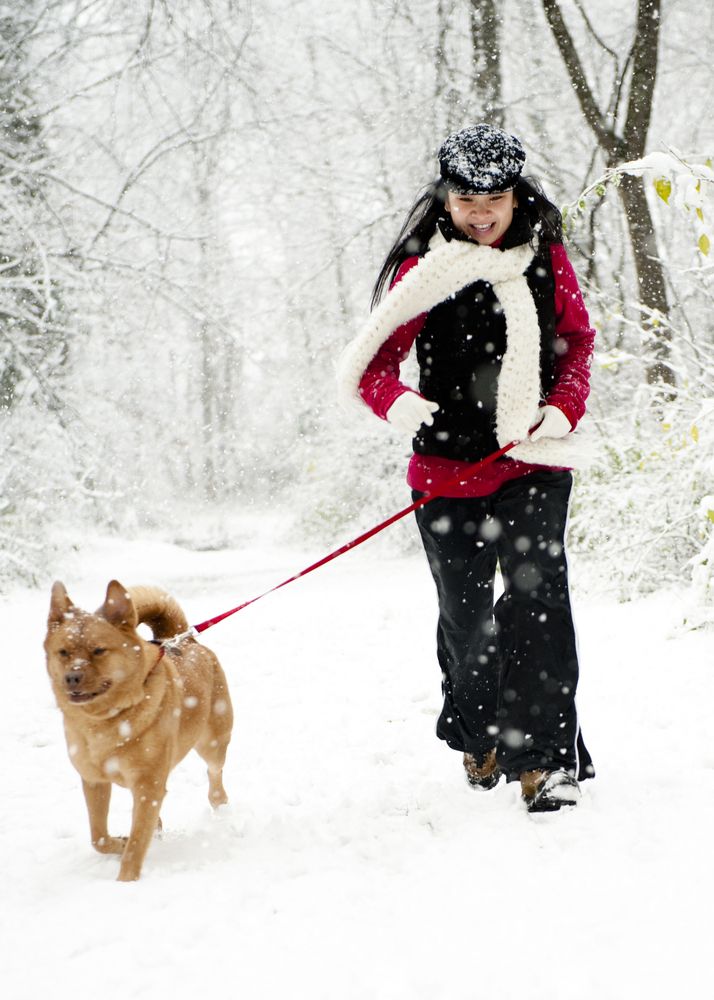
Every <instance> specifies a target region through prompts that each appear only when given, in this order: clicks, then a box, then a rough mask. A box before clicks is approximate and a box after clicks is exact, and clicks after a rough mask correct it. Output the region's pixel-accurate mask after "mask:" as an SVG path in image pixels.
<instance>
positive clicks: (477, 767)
mask: <svg viewBox="0 0 714 1000" xmlns="http://www.w3.org/2000/svg"><path fill="white" fill-rule="evenodd" d="M464 770H465V771H466V780H467V781H468V783H469V784H470V785H471V787H472V788H484V789H489V788H495V787H496V785H497V784H498V779H499V778H500V777H501V771H500V770H499V768H498V765H497V764H496V751H495V750H491V752H490V753H487V754H486V756H485V757H484V758H483V760H481V761H479V760H478V759H477V758H476V757H474V756H473V754H470V753H465V754H464Z"/></svg>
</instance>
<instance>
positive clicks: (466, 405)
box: [339, 124, 594, 812]
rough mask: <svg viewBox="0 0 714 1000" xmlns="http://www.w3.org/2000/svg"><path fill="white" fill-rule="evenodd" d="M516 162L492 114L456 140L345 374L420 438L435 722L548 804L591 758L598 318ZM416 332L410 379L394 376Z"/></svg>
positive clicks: (417, 491)
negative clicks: (584, 599)
mask: <svg viewBox="0 0 714 1000" xmlns="http://www.w3.org/2000/svg"><path fill="white" fill-rule="evenodd" d="M524 161H525V152H524V150H523V147H522V145H521V143H520V142H519V140H518V139H517V138H516V137H515V136H512V135H509V134H507V133H506V132H504V131H502V130H501V129H498V128H494V127H493V126H490V125H485V124H481V125H476V126H473V127H470V128H466V129H462V130H461V131H459V132H456V133H453V134H452V135H450V136H449V137H448V138H447V139H446V141H445V142H444V143H443V145H442V147H441V149H440V150H439V163H440V177H439V178H438V180H437V181H435V182H434V183H432V184H431V185H429V187H428V188H427V189H426V191H425V193H424V194H423V195H422V196H421V197H420V198H419V199H418V201H417V202H416V204H415V205H414V207H413V209H412V210H411V212H410V213H409V216H408V217H407V220H406V222H405V224H404V226H403V228H402V231H401V233H400V234H399V237H398V238H397V240H396V242H395V243H394V246H393V247H392V249H391V250H390V252H389V254H388V255H387V258H386V261H385V263H384V265H383V267H382V270H381V272H380V274H379V277H378V279H377V283H376V286H375V292H374V297H373V305H374V306H376V308H374V310H373V312H372V314H371V317H370V321H369V323H368V324H367V325H366V327H365V328H364V329H363V331H362V332H361V334H360V335H359V336H358V337H357V338H356V339H355V340H354V341H353V342H352V343H351V344H350V345H349V346H348V348H347V350H346V351H345V353H344V355H343V357H342V359H341V362H340V371H339V380H340V385H341V390H342V392H343V394H344V395H345V396H346V397H349V398H356V399H358V400H359V401H361V402H362V403H366V404H367V405H368V406H369V407H370V408H371V409H372V410H373V411H374V412H375V413H376V414H377V415H378V416H380V417H382V418H383V419H385V420H387V421H389V422H390V423H391V424H393V425H394V427H396V428H397V429H398V430H400V431H403V432H405V433H409V434H411V435H412V436H413V447H414V455H413V457H412V460H411V462H410V465H409V471H408V477H407V479H408V482H409V484H410V486H411V487H412V490H413V496H414V498H415V499H416V498H418V497H421V496H423V495H424V494H425V493H433V494H436V497H437V498H436V499H433V500H431V501H430V502H429V503H428V504H426V505H425V506H423V507H422V508H420V509H419V510H418V512H417V515H416V516H417V522H418V526H419V531H420V533H421V537H422V541H423V544H424V548H425V550H426V554H427V557H428V559H429V565H430V567H431V571H432V574H433V576H434V581H435V583H436V588H437V593H438V598H439V622H438V630H437V654H438V659H439V663H440V666H441V670H442V677H443V684H442V690H443V695H444V705H443V709H442V712H441V715H440V717H439V720H438V723H437V735H438V736H439V737H440V738H441V739H443V740H445V741H446V743H447V744H448V745H449V746H450V747H452V748H453V749H455V750H458V751H460V752H462V753H463V755H464V756H463V762H464V767H465V769H466V776H467V779H468V781H469V783H470V784H471V785H473V786H474V787H477V788H486V789H487V788H492V787H493V786H494V785H495V784H496V783H497V782H498V780H499V778H500V776H501V774H505V776H506V779H507V780H509V781H512V780H519V781H520V783H521V789H522V795H523V798H524V800H525V802H526V806H527V808H528V809H529V811H533V812H537V811H546V810H555V809H559V808H560V807H561V806H563V805H575V804H576V803H577V801H578V798H579V786H578V781H579V780H582V779H583V778H587V777H591V776H592V775H593V774H594V770H593V767H592V762H591V759H590V756H589V754H588V752H587V750H586V748H585V745H584V743H583V740H582V736H581V734H580V728H579V725H578V719H577V713H576V709H575V692H576V687H577V681H578V656H577V648H576V639H575V632H574V628H573V622H572V615H571V609H570V600H569V595H568V573H567V562H566V558H565V548H564V536H565V528H566V521H567V515H568V503H569V497H570V491H571V486H572V476H571V472H570V471H569V470H570V469H571V468H572V467H573V466H574V465H575V464H577V457H578V443H577V438H578V435H572V434H571V431H572V430H574V428H575V427H576V425H577V423H578V421H579V420H580V418H581V417H582V415H583V413H584V410H585V400H586V398H587V395H588V391H589V368H590V359H591V354H592V345H593V338H594V331H593V330H592V329H591V327H590V323H589V320H588V315H587V312H586V309H585V306H584V304H583V300H582V296H581V293H580V289H579V288H578V283H577V280H576V278H575V274H574V272H573V269H572V266H571V265H570V262H569V260H568V258H567V255H566V253H565V249H564V247H563V245H562V229H561V218H560V214H559V212H558V210H557V209H556V208H555V206H554V205H552V204H551V203H550V202H549V201H548V199H547V198H546V197H545V195H544V194H543V192H542V190H541V189H540V187H539V186H538V185H537V184H536V183H535V182H534V181H532V180H526V179H524V178H522V176H521V172H522V168H523V164H524ZM390 282H391V290H390V293H389V294H388V295H387V296H386V297H385V298H382V293H383V292H384V290H385V288H386V286H387V284H388V283H390ZM380 300H381V301H380ZM413 345H416V353H417V359H418V362H419V370H420V379H419V391H418V392H415V391H414V390H412V389H410V388H409V387H407V386H406V385H404V384H403V382H402V381H401V380H400V377H399V372H400V364H401V362H402V361H403V360H404V359H405V358H406V356H407V355H408V353H409V351H410V349H411V347H412V346H413ZM536 424H537V426H534V425H536ZM511 441H518V442H519V444H517V446H516V447H515V448H513V449H512V450H510V451H509V452H508V453H507V455H505V456H504V457H502V458H501V459H499V460H497V461H496V462H493V463H492V464H490V465H488V466H487V467H485V468H484V469H483V470H482V471H480V472H478V473H477V474H476V475H469V476H467V475H466V474H465V475H464V478H463V479H462V480H459V475H460V473H461V471H462V470H463V471H464V473H466V471H467V470H468V467H469V465H470V464H473V463H475V462H478V461H479V460H480V459H483V458H484V457H486V456H487V455H489V454H491V453H492V452H494V451H496V450H497V449H498V448H499V446H502V445H505V444H506V443H510V442H511ZM454 480H456V481H457V484H456V485H454ZM446 483H448V484H450V485H449V486H448V487H446V488H445V489H444V490H443V492H445V493H446V494H447V495H442V489H441V488H440V484H446ZM497 565H500V570H501V574H502V578H503V587H504V590H503V594H502V596H501V597H500V598H499V600H498V601H497V602H496V603H495V605H494V577H495V572H496V567H497Z"/></svg>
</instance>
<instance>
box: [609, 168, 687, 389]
mask: <svg viewBox="0 0 714 1000" xmlns="http://www.w3.org/2000/svg"><path fill="white" fill-rule="evenodd" d="M620 197H621V199H622V204H623V207H624V209H625V215H626V217H627V222H628V226H629V232H630V242H631V244H632V254H633V259H634V264H635V272H636V275H637V290H638V296H639V301H640V303H641V304H642V305H643V306H645V307H646V309H647V313H646V314H645V316H644V317H643V326H644V328H645V330H647V331H649V332H651V334H652V341H653V345H654V350H653V354H654V359H655V360H654V361H653V362H652V363H651V364H649V365H648V367H647V381H648V382H649V383H650V384H657V383H660V382H664V383H665V384H667V385H674V373H673V372H672V369H671V367H670V366H669V364H668V358H669V354H670V330H669V325H668V323H667V322H666V320H667V316H668V312H669V305H668V302H667V293H666V290H665V285H664V274H663V272H662V265H661V263H660V260H659V256H658V253H657V241H656V239H655V233H654V225H653V223H652V215H651V213H650V207H649V204H648V202H647V194H646V192H645V185H644V180H643V178H642V177H634V176H632V175H625V176H624V177H623V178H622V182H621V184H620Z"/></svg>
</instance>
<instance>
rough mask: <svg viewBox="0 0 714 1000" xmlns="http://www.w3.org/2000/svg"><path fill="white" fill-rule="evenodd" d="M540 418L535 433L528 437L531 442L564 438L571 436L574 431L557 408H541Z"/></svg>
mask: <svg viewBox="0 0 714 1000" xmlns="http://www.w3.org/2000/svg"><path fill="white" fill-rule="evenodd" d="M538 416H540V417H541V421H540V423H539V424H538V426H537V427H536V429H535V430H534V431H533V433H532V434H529V435H528V437H529V439H530V440H531V441H537V440H538V438H562V437H565V435H566V434H570V432H571V430H572V429H573V428H572V427H571V425H570V421H569V420H568V418H567V417H566V416H565V414H564V413H563V411H562V410H559V409H558V407H557V406H550V405H546V406H541V408H540V410H538Z"/></svg>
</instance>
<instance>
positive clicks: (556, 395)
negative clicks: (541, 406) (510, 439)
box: [359, 243, 595, 496]
mask: <svg viewBox="0 0 714 1000" xmlns="http://www.w3.org/2000/svg"><path fill="white" fill-rule="evenodd" d="M550 254H551V262H552V265H553V275H554V277H555V302H554V307H555V323H556V325H555V332H556V335H557V336H558V338H559V340H561V341H562V343H564V344H566V345H567V350H565V351H563V353H562V354H560V355H559V356H558V358H557V359H556V370H555V382H554V384H553V387H552V389H551V391H550V392H549V393H548V396H547V399H546V403H549V404H551V405H552V406H557V407H558V409H560V410H562V411H563V413H564V414H565V415H566V417H567V418H568V419H569V420H570V423H571V425H572V427H573V428H574V427H575V426H576V425H577V423H578V421H579V420H580V418H581V417H582V416H583V414H584V412H585V401H586V399H587V397H588V393H589V391H590V362H591V358H592V351H593V342H594V339H595V331H594V330H593V328H592V327H591V326H590V320H589V317H588V313H587V310H586V308H585V303H584V302H583V297H582V294H581V292H580V287H579V285H578V281H577V278H576V277H575V272H574V270H573V267H572V264H571V263H570V261H569V259H568V256H567V254H566V252H565V248H564V247H563V245H562V244H560V243H555V244H552V245H551V247H550ZM418 260H419V258H418V257H409V258H408V259H407V260H405V261H404V263H403V264H402V265H401V267H400V268H399V270H398V272H397V275H396V278H395V280H394V283H393V284H396V282H398V281H400V280H401V278H402V277H403V276H404V275H405V274H406V273H407V271H408V270H410V268H412V267H414V265H415V264H416V263H417V261H418ZM425 319H426V313H422V314H421V315H420V316H415V317H414V319H411V320H409V322H408V323H405V324H404V325H403V326H400V327H397V329H396V330H395V331H394V332H393V333H392V334H391V336H390V337H389V338H388V339H387V340H386V341H385V342H384V344H382V346H381V348H380V349H379V351H378V352H377V353H376V354H375V356H374V358H372V361H371V362H370V363H369V365H368V366H367V368H366V370H365V372H364V375H363V376H362V379H361V381H360V386H359V391H360V395H361V396H362V398H363V400H364V401H365V403H366V404H367V405H368V406H369V407H371V409H372V410H374V412H375V413H376V414H377V416H379V417H381V418H382V419H383V420H384V419H386V416H387V412H388V410H389V408H390V406H391V405H392V403H393V402H394V401H395V399H396V398H397V397H398V396H400V395H401V394H402V393H403V392H408V391H413V390H410V389H409V387H408V386H406V385H404V383H403V382H402V381H400V378H399V371H400V366H401V363H402V362H403V361H404V360H405V359H406V358H407V356H408V355H409V352H410V350H411V347H412V344H413V343H414V341H415V340H416V337H417V335H418V334H419V331H420V330H421V328H422V326H423V325H424V322H425ZM466 468H468V465H467V464H466V463H463V462H455V461H453V460H451V459H447V458H441V457H437V456H434V455H413V456H412V459H411V461H410V463H409V469H408V473H407V482H408V483H409V485H410V486H411V487H412V489H415V490H419V491H420V492H422V493H423V492H427V491H429V490H432V489H434V487H436V488H437V489H438V484H439V483H440V482H445V481H446V480H448V479H452V478H454V477H458V475H459V472H460V471H461V470H462V469H466ZM540 468H542V467H541V466H537V465H530V464H528V463H526V462H519V461H514V460H513V459H509V458H507V457H504V458H501V459H499V460H498V461H496V462H494V463H492V464H491V465H488V466H486V468H485V469H484V470H483V472H482V473H480V474H479V475H477V476H474V477H473V478H469V479H468V480H467V481H466V483H465V484H464V485H459V486H456V487H453V488H452V489H450V490H449V494H450V495H451V496H486V495H487V494H489V493H493V492H494V491H495V490H497V489H498V488H499V487H500V486H501V485H503V483H505V482H507V481H508V480H510V479H516V478H518V477H520V476H524V475H526V474H527V473H529V472H534V471H535V470H537V469H540Z"/></svg>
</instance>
